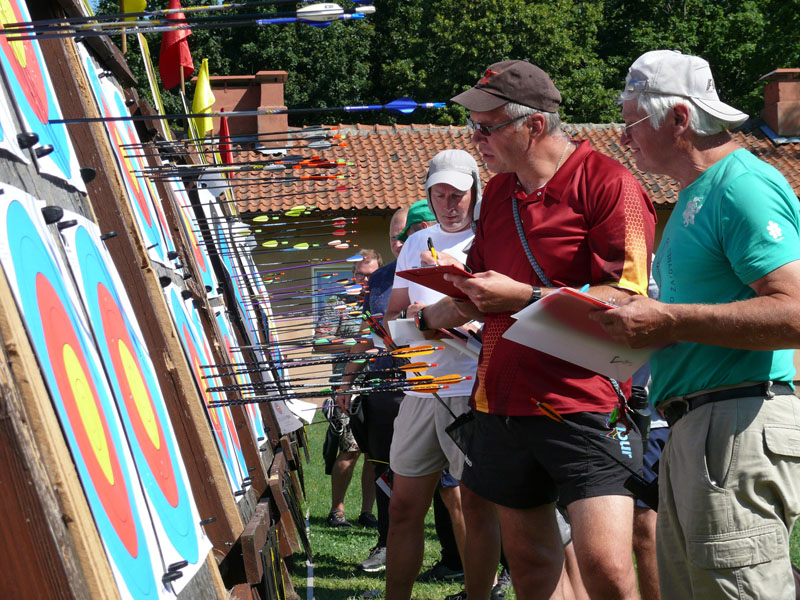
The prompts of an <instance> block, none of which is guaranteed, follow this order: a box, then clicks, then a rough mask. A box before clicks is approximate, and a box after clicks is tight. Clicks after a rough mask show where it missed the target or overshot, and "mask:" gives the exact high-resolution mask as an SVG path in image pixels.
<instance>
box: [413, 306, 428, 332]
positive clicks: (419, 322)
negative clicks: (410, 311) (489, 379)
mask: <svg viewBox="0 0 800 600" xmlns="http://www.w3.org/2000/svg"><path fill="white" fill-rule="evenodd" d="M423 310H425V309H424V308H421V309H419V312H417V314H415V315H414V325H416V326H417V329H419V330H420V331H428V329H429V327H428V325H427V324H426V323H425V317H423V316H422V311H423Z"/></svg>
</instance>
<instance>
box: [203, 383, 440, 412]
mask: <svg viewBox="0 0 800 600" xmlns="http://www.w3.org/2000/svg"><path fill="white" fill-rule="evenodd" d="M448 387H450V386H447V385H435V384H422V385H412V386H386V387H378V388H360V389H352V390H334V389H332V388H326V389H323V390H320V391H318V392H300V393H298V394H291V393H290V394H285V395H277V396H251V397H249V398H242V399H240V400H217V401H211V402H209V403H208V404H207V406H208V407H209V408H218V407H222V406H239V405H242V404H255V403H261V402H277V401H279V400H291V399H294V398H326V397H329V396H332V395H334V394H338V393H350V392H351V391H352V393H354V394H370V393H376V392H383V391H398V392H399V391H405V392H422V393H427V394H433V393H435V392H437V391H439V390H443V389H447V388H448Z"/></svg>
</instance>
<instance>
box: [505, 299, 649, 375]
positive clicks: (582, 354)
mask: <svg viewBox="0 0 800 600" xmlns="http://www.w3.org/2000/svg"><path fill="white" fill-rule="evenodd" d="M598 308H604V309H606V310H609V309H611V308H615V306H614V305H613V304H609V303H608V302H603V301H602V300H598V299H597V298H594V297H593V296H590V295H588V294H584V293H581V292H579V291H577V290H574V289H572V288H559V289H557V290H556V291H554V292H551V293H549V294H547V295H546V296H545V297H544V298H542V299H541V300H539V301H538V302H535V303H534V304H531V305H530V306H528V307H526V308H524V309H523V310H521V311H520V312H518V313H516V314H514V315H511V316H512V317H513V318H514V319H516V320H517V321H516V323H514V324H513V325H512V326H511V327H509V328H508V329H507V330H506V332H505V333H504V334H503V337H504V338H506V339H509V340H512V341H514V342H517V343H518V344H522V345H524V346H528V347H529V348H533V349H535V350H539V351H540V352H544V353H546V354H550V355H551V356H555V357H556V358H560V359H562V360H565V361H567V362H571V363H573V364H576V365H578V366H581V367H584V368H586V369H589V370H590V371H594V372H595V373H600V374H601V375H605V376H607V377H613V378H614V379H617V380H619V381H625V380H627V379H628V378H629V377H630V376H631V375H633V374H634V373H635V372H636V371H637V370H638V369H639V367H641V366H642V365H643V364H644V363H646V362H647V361H648V360H649V359H650V356H651V355H652V354H653V353H654V352H655V351H656V350H659V349H660V347H654V346H650V347H647V348H635V349H634V348H629V347H628V346H626V345H625V344H622V343H620V342H617V341H616V340H614V339H613V338H612V337H611V336H609V335H608V334H607V333H606V332H605V331H603V328H602V327H601V326H600V324H599V323H597V322H595V321H592V320H591V319H590V318H589V313H590V312H593V311H595V310H597V309H598Z"/></svg>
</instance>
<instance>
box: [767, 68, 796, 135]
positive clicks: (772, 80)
mask: <svg viewBox="0 0 800 600" xmlns="http://www.w3.org/2000/svg"><path fill="white" fill-rule="evenodd" d="M761 79H762V80H764V81H767V82H768V83H767V85H766V87H765V88H764V109H763V110H762V111H761V118H762V119H764V120H765V121H766V122H767V125H769V127H770V129H772V130H773V131H774V132H775V133H777V134H778V135H780V136H783V137H794V136H798V135H800V69H775V70H774V71H772V72H771V73H767V74H766V75H764V76H763V77H762V78H761Z"/></svg>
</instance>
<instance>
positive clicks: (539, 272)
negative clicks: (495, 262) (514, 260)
mask: <svg viewBox="0 0 800 600" xmlns="http://www.w3.org/2000/svg"><path fill="white" fill-rule="evenodd" d="M511 205H512V206H513V207H514V224H515V225H516V226H517V233H518V234H519V241H520V242H522V247H523V248H524V249H525V255H526V256H527V257H528V262H530V263H531V267H533V270H534V272H535V273H536V276H537V277H538V278H539V281H541V282H542V284H544V285H545V286H546V287H555V284H554V283H553V282H552V281H550V279H549V278H548V277H547V275H545V273H544V271H543V270H542V267H540V266H539V263H538V262H537V261H536V257H535V256H534V255H533V252H531V247H530V245H529V244H528V238H526V237H525V230H524V229H522V219H521V218H520V216H519V204H517V197H516V196H512V197H511ZM608 380H609V381H610V382H611V387H613V388H614V391H615V392H616V394H617V397H618V398H619V399H620V401H621V402H622V403H624V402H625V394H623V393H622V388H620V387H619V383H617V380H616V379H612V378H611V377H609V378H608Z"/></svg>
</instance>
